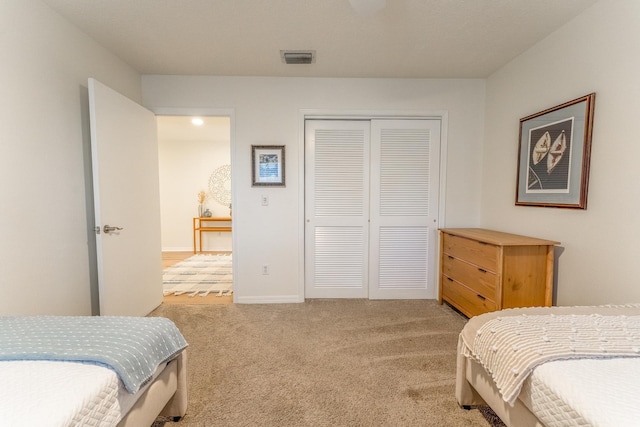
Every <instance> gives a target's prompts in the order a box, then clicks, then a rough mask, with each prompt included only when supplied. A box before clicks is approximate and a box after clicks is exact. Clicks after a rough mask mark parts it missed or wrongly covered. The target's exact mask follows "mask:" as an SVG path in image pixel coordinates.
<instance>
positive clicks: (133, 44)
mask: <svg viewBox="0 0 640 427" xmlns="http://www.w3.org/2000/svg"><path fill="white" fill-rule="evenodd" d="M363 1H373V2H377V3H379V2H380V0H360V3H362V2H363ZM596 1H597V0H387V2H386V3H387V5H386V7H385V8H383V9H382V10H380V11H378V12H376V13H374V14H362V13H358V12H356V10H355V9H353V8H352V7H351V6H350V3H349V1H348V0H43V2H44V3H46V4H48V5H49V6H50V7H52V8H53V9H54V10H56V11H57V12H58V13H60V14H61V15H63V16H65V17H66V18H67V19H69V20H70V21H71V22H73V23H74V24H75V25H77V26H78V27H79V28H80V29H82V31H84V32H85V33H87V34H89V35H90V36H91V37H93V38H94V39H95V40H97V41H98V42H99V43H100V44H101V45H103V46H104V47H106V48H107V49H108V50H110V51H111V52H113V53H114V54H116V55H117V56H119V57H120V58H121V59H123V60H124V61H125V62H127V63H128V64H130V65H131V66H132V67H133V68H135V69H136V70H137V71H139V72H140V73H142V74H185V75H226V76H301V77H400V78H485V77H488V76H489V75H490V74H491V73H493V72H494V71H496V70H497V69H499V68H500V67H502V66H503V65H505V64H506V63H508V62H509V61H510V60H511V59H513V58H515V57H516V56H517V55H519V54H521V53H522V52H524V51H525V50H527V49H528V48H530V47H531V46H533V45H534V44H535V43H537V42H538V41H540V40H541V39H543V38H544V37H546V36H547V35H549V34H550V33H551V32H553V31H555V30H556V29H558V28H559V27H560V26H562V25H563V24H565V23H566V22H568V21H569V20H571V19H572V18H574V17H575V16H577V15H578V14H579V13H580V12H582V11H583V10H585V9H586V8H587V7H589V6H590V5H592V4H593V3H595V2H596ZM282 49H287V50H289V49H290V50H301V49H313V50H315V51H316V52H317V59H316V62H315V63H314V64H310V65H286V64H283V63H282V61H281V59H280V50H282Z"/></svg>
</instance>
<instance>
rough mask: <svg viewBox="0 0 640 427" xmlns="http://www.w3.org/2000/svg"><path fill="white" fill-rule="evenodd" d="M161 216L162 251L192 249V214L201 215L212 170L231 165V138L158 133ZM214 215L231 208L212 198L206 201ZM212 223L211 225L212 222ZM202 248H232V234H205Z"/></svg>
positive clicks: (223, 212)
mask: <svg viewBox="0 0 640 427" xmlns="http://www.w3.org/2000/svg"><path fill="white" fill-rule="evenodd" d="M158 157H159V161H160V163H159V164H160V168H159V169H160V216H161V219H162V250H163V251H192V250H193V226H192V224H193V217H195V216H198V200H197V194H198V192H199V191H205V192H206V193H207V194H208V193H209V178H210V177H211V174H212V172H213V171H214V170H215V169H216V168H218V167H220V166H224V165H228V164H230V161H231V153H230V146H229V141H228V140H226V141H212V140H207V141H193V140H187V141H185V140H181V141H176V140H165V139H161V138H160V135H159V141H158ZM204 205H205V207H206V208H208V209H209V210H210V211H211V212H212V213H213V216H228V215H229V207H228V206H223V205H221V204H219V203H218V202H216V201H215V200H213V199H212V198H209V199H208V200H206V201H205V203H204ZM209 225H212V224H211V223H209ZM202 249H203V250H209V251H230V250H231V234H230V233H226V232H224V233H223V232H221V233H213V232H207V233H203V234H202Z"/></svg>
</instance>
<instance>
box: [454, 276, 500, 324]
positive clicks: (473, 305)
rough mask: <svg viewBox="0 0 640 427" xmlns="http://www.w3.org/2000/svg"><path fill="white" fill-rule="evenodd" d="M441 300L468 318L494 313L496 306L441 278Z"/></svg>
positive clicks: (463, 287) (458, 284) (474, 293)
mask: <svg viewBox="0 0 640 427" xmlns="http://www.w3.org/2000/svg"><path fill="white" fill-rule="evenodd" d="M442 298H443V299H444V300H445V301H447V302H448V303H449V304H451V305H453V306H454V307H456V308H457V309H458V310H460V311H461V312H462V313H463V314H465V315H466V316H469V317H473V316H477V315H479V314H482V313H488V312H490V311H496V309H497V307H496V304H495V303H494V302H493V301H491V300H489V299H486V298H483V297H482V296H480V295H478V294H477V293H476V292H473V291H472V290H470V289H469V288H467V287H466V286H463V285H462V284H460V283H458V282H456V281H454V280H453V279H451V278H448V277H443V278H442Z"/></svg>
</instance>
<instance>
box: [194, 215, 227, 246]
mask: <svg viewBox="0 0 640 427" xmlns="http://www.w3.org/2000/svg"><path fill="white" fill-rule="evenodd" d="M209 222H212V223H213V225H207V223H209ZM221 222H224V223H227V222H228V223H229V224H224V225H220V223H221ZM208 231H215V232H220V231H231V217H213V216H211V217H200V218H198V217H196V218H193V253H194V254H195V253H196V247H198V248H199V249H200V252H202V233H203V232H204V233H206V232H208ZM198 244H199V245H198Z"/></svg>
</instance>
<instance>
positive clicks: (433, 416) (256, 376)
mask: <svg viewBox="0 0 640 427" xmlns="http://www.w3.org/2000/svg"><path fill="white" fill-rule="evenodd" d="M151 315H152V316H164V317H168V318H170V319H172V320H173V321H174V322H175V323H176V324H177V325H178V327H179V328H180V330H181V331H182V333H183V334H184V336H185V337H186V339H187V341H188V342H189V344H190V345H189V348H188V352H189V374H188V377H189V393H190V395H189V407H188V412H187V415H186V416H185V418H184V419H183V420H182V421H181V422H179V423H175V424H174V423H173V422H170V421H167V422H165V421H164V420H161V419H159V420H158V421H156V423H155V424H154V427H159V426H165V427H172V426H174V425H175V426H183V427H191V426H219V427H223V426H314V427H318V426H465V427H466V426H489V425H490V423H489V422H487V421H486V419H485V418H484V417H483V415H482V414H481V413H480V411H478V410H476V409H473V410H470V411H467V410H464V409H461V408H460V407H459V406H458V405H457V403H456V401H455V397H454V378H455V368H456V367H455V364H456V358H455V352H456V343H457V337H458V333H459V332H460V330H461V328H462V326H463V325H464V323H465V322H466V319H465V318H464V317H462V316H460V315H459V314H457V313H456V312H455V311H453V310H451V309H450V308H449V307H447V306H441V305H438V304H437V302H435V301H406V300H403V301H369V300H309V301H307V302H305V303H302V304H270V305H240V304H235V305H209V306H202V305H190V306H189V305H162V306H160V307H159V308H158V309H157V310H155V311H154V312H153V313H152V314H151Z"/></svg>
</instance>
